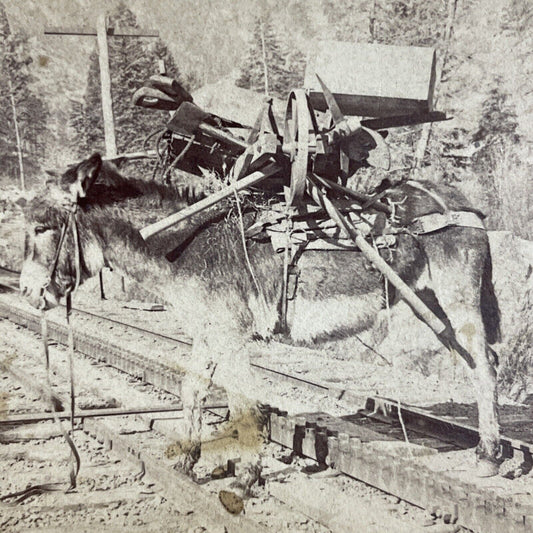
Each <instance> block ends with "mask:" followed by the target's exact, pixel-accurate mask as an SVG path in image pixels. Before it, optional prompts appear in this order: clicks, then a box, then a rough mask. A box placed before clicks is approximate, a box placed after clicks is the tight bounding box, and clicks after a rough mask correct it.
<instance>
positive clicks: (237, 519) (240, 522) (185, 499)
mask: <svg viewBox="0 0 533 533" xmlns="http://www.w3.org/2000/svg"><path fill="white" fill-rule="evenodd" d="M83 429H84V431H85V432H86V433H88V434H89V435H91V436H93V435H94V436H96V437H97V438H98V439H99V440H102V441H104V442H108V443H109V445H110V446H111V449H112V450H113V451H115V452H117V453H118V454H119V455H121V456H122V457H124V458H127V459H129V460H132V461H134V462H137V463H141V464H142V465H143V467H144V471H145V472H146V475H147V476H149V477H150V478H151V479H155V480H156V481H157V483H158V484H159V485H160V486H162V487H163V489H164V490H165V497H167V498H168V499H170V500H171V501H173V502H174V503H175V504H176V506H177V507H178V509H187V508H190V509H194V510H195V512H196V513H197V514H198V516H202V518H203V520H204V521H205V522H209V523H210V524H208V530H209V525H211V526H212V525H213V524H223V526H224V527H225V528H226V531H228V533H249V532H250V531H254V532H257V533H266V532H267V531H268V530H267V528H266V527H265V526H262V525H261V524H260V523H259V522H256V521H255V520H253V519H252V518H248V517H247V516H246V515H244V514H240V515H236V516H235V515H231V514H230V513H228V512H227V511H225V510H224V508H223V507H222V504H221V503H220V502H219V500H218V498H217V497H216V496H215V495H214V494H212V493H210V492H208V491H207V490H205V489H203V488H202V487H201V486H200V485H197V484H196V483H194V482H193V481H192V480H191V479H190V478H188V477H187V476H186V475H185V474H183V473H182V472H180V471H179V470H175V469H173V468H172V467H170V466H169V464H168V462H165V461H163V460H162V458H158V457H155V456H154V455H152V453H151V450H149V449H147V448H146V447H144V446H142V445H139V442H138V440H137V439H135V437H131V436H129V435H118V434H117V433H116V432H115V431H114V430H113V428H112V427H111V426H109V425H108V424H105V423H104V422H102V421H97V420H95V419H87V420H85V422H84V427H83Z"/></svg>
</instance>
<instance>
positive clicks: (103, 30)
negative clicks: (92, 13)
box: [96, 13, 117, 157]
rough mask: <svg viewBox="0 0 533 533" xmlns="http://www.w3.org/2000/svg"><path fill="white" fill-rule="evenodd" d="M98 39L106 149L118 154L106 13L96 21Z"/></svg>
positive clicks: (107, 152) (108, 153) (109, 155)
mask: <svg viewBox="0 0 533 533" xmlns="http://www.w3.org/2000/svg"><path fill="white" fill-rule="evenodd" d="M96 38H97V41H98V61H99V62H100V86H101V90H102V114H103V117H104V136H105V151H106V156H107V157H115V156H116V155H117V141H116V139H115V121H114V119H113V100H112V95H111V74H110V72H109V49H108V46H107V22H106V16H105V13H102V14H100V15H98V19H97V21H96Z"/></svg>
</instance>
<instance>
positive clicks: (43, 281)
mask: <svg viewBox="0 0 533 533" xmlns="http://www.w3.org/2000/svg"><path fill="white" fill-rule="evenodd" d="M101 168H102V159H101V157H100V155H99V154H94V155H93V156H91V157H90V158H89V159H86V160H84V161H82V162H81V163H79V164H77V165H74V166H71V167H69V168H68V169H67V170H66V171H64V172H58V173H49V176H48V178H47V180H46V186H45V188H44V190H41V191H39V192H38V193H37V194H36V195H35V196H34V197H33V198H32V199H31V200H28V201H27V202H26V203H25V205H23V209H24V215H25V222H26V236H25V243H24V262H23V266H22V272H21V275H20V289H21V291H22V294H23V295H24V296H25V297H26V299H27V300H28V301H29V302H30V303H31V305H33V306H34V307H37V308H41V309H48V308H51V307H55V306H56V305H58V303H59V300H60V298H61V297H62V296H64V295H65V294H66V293H67V292H69V291H71V290H73V289H74V288H75V286H76V284H77V283H79V282H82V281H83V280H84V279H87V278H88V277H91V276H92V275H94V274H96V273H97V272H98V270H99V269H100V268H101V267H102V266H103V255H102V252H101V249H100V247H99V246H97V242H96V239H95V237H94V235H91V234H89V233H88V232H87V231H86V228H83V227H81V226H80V224H79V223H78V222H79V221H78V218H79V216H80V214H81V213H80V214H76V212H77V210H78V204H79V202H80V199H83V198H85V197H86V195H87V192H88V190H89V188H90V187H91V186H92V184H93V183H94V181H95V180H96V178H97V176H98V174H99V173H100V170H101Z"/></svg>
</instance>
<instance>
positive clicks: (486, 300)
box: [481, 248, 501, 344]
mask: <svg viewBox="0 0 533 533" xmlns="http://www.w3.org/2000/svg"><path fill="white" fill-rule="evenodd" d="M481 316H482V318H483V324H484V326H485V335H486V338H487V342H488V343H489V344H494V343H495V342H499V341H500V340H501V330H500V322H501V317H500V306H499V305H498V299H497V298H496V293H495V292H494V285H493V283H492V257H491V254H490V248H489V250H488V253H487V256H486V258H485V268H484V269H483V276H482V279H481Z"/></svg>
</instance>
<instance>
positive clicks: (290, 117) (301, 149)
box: [284, 89, 311, 205]
mask: <svg viewBox="0 0 533 533" xmlns="http://www.w3.org/2000/svg"><path fill="white" fill-rule="evenodd" d="M310 123H311V117H310V114H309V103H308V99H307V94H306V93H305V90H304V89H296V90H294V91H292V92H291V94H290V95H289V100H288V102H287V110H286V112H285V127H284V145H285V146H286V147H287V149H288V155H289V157H290V161H291V182H290V189H289V192H288V194H287V193H286V194H285V200H286V202H287V204H288V205H296V204H298V203H299V202H300V201H301V198H302V196H303V194H304V191H305V183H306V177H307V164H308V155H309V127H310Z"/></svg>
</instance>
